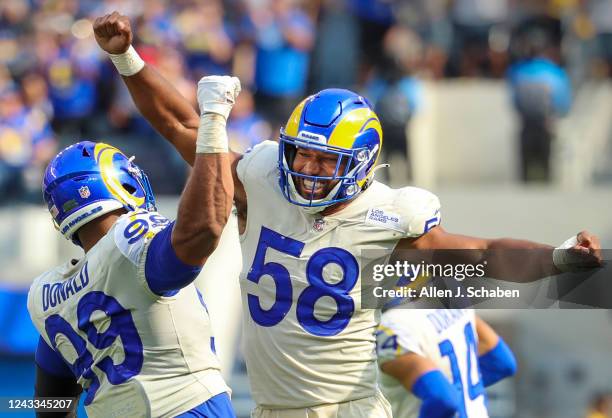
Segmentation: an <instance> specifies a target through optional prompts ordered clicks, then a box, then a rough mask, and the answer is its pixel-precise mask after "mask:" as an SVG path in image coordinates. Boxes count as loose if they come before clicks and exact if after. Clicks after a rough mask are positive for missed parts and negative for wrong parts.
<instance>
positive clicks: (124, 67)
mask: <svg viewBox="0 0 612 418" xmlns="http://www.w3.org/2000/svg"><path fill="white" fill-rule="evenodd" d="M108 56H109V57H110V59H111V61H112V62H113V64H115V67H116V68H117V71H119V74H121V75H124V76H128V77H129V76H131V75H134V74H136V73H137V72H139V71H140V70H142V68H143V67H144V65H145V62H144V61H143V60H142V58H140V55H138V52H136V50H135V49H134V47H133V46H132V45H130V47H129V48H128V50H127V51H125V52H124V53H123V54H108Z"/></svg>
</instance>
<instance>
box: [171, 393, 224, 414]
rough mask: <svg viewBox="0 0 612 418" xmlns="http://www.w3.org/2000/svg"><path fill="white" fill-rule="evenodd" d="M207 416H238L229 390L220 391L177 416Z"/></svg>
mask: <svg viewBox="0 0 612 418" xmlns="http://www.w3.org/2000/svg"><path fill="white" fill-rule="evenodd" d="M206 417H218V418H236V415H235V414H234V408H233V407H232V402H231V401H230V397H229V395H228V394H227V392H223V393H220V394H218V395H216V396H213V397H212V398H210V399H209V400H207V401H206V402H204V403H203V404H200V405H198V406H196V407H195V408H193V409H190V410H189V411H187V412H184V413H182V414H180V415H177V416H176V417H175V418H206Z"/></svg>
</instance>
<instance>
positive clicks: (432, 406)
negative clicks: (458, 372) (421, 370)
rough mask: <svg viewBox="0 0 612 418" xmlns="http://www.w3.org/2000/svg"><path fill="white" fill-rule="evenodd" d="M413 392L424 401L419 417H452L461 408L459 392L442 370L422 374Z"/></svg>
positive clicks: (413, 387)
mask: <svg viewBox="0 0 612 418" xmlns="http://www.w3.org/2000/svg"><path fill="white" fill-rule="evenodd" d="M412 393H414V394H415V396H417V397H418V398H419V399H421V400H422V401H423V403H422V404H421V410H420V411H419V418H452V417H454V416H455V414H456V413H457V411H458V409H459V393H458V392H457V390H456V389H455V387H454V386H453V385H451V384H450V382H449V381H448V380H446V377H444V375H443V374H442V372H440V370H432V371H430V372H427V373H425V374H423V375H421V376H420V377H419V378H418V379H417V381H416V382H415V383H414V385H413V386H412Z"/></svg>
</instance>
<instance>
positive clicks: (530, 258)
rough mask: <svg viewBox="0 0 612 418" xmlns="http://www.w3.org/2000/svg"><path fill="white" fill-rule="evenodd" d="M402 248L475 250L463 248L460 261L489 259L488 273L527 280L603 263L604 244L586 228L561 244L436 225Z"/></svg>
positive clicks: (490, 275)
mask: <svg viewBox="0 0 612 418" xmlns="http://www.w3.org/2000/svg"><path fill="white" fill-rule="evenodd" d="M398 249H417V250H472V251H463V252H461V253H460V254H459V255H460V257H462V259H461V260H455V261H456V262H463V263H471V264H477V263H482V262H485V261H486V265H487V270H486V273H487V276H489V277H495V278H499V279H504V280H508V281H514V282H527V281H533V280H537V279H540V278H542V277H547V276H550V275H553V274H559V273H561V272H563V271H568V270H571V269H572V268H574V267H578V268H596V267H599V266H601V264H602V259H601V245H600V243H599V239H598V238H597V236H595V235H593V234H591V233H589V232H587V231H582V232H580V233H579V234H577V235H576V236H575V237H572V238H570V239H569V240H567V241H566V242H564V243H563V244H561V246H559V247H557V248H554V247H552V246H550V245H546V244H540V243H537V242H533V241H526V240H518V239H512V238H501V239H484V238H476V237H470V236H465V235H458V234H452V233H449V232H447V231H445V230H444V229H443V228H442V227H440V226H436V227H434V228H432V229H431V230H430V231H428V232H427V233H425V234H423V235H421V236H420V237H419V238H417V239H414V240H409V239H405V240H402V241H401V242H400V244H399V245H398Z"/></svg>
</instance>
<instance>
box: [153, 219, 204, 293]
mask: <svg viewBox="0 0 612 418" xmlns="http://www.w3.org/2000/svg"><path fill="white" fill-rule="evenodd" d="M173 228H174V222H172V223H170V224H169V225H168V226H167V227H165V228H164V229H162V230H161V231H160V232H158V233H157V234H156V235H155V236H154V237H153V239H152V240H151V243H150V244H149V250H148V252H147V259H146V261H145V277H146V279H147V284H148V285H149V288H150V289H151V290H152V291H153V293H155V294H157V295H160V296H172V295H175V294H177V293H178V291H179V289H182V288H183V287H185V286H187V285H189V284H190V283H191V282H193V281H194V280H195V278H196V277H197V276H198V274H200V271H201V270H202V267H199V266H190V265H188V264H185V263H183V262H182V261H181V260H179V258H178V257H177V256H176V253H175V252H174V248H172V229H173Z"/></svg>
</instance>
